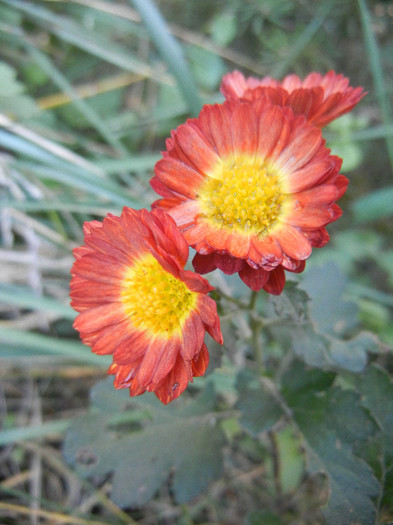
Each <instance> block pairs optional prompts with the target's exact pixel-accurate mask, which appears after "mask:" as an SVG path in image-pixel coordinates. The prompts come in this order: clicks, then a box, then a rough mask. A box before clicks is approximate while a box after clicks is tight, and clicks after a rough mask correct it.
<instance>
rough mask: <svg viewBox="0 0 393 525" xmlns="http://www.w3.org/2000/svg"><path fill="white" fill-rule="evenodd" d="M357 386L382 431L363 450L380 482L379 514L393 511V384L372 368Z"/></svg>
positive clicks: (386, 375)
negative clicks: (386, 509) (392, 408)
mask: <svg viewBox="0 0 393 525" xmlns="http://www.w3.org/2000/svg"><path fill="white" fill-rule="evenodd" d="M357 387H358V389H359V391H360V393H361V394H362V404H363V405H364V406H365V407H367V409H368V410H369V411H370V413H371V414H372V416H373V417H374V419H375V420H376V422H377V423H378V427H379V430H380V432H379V433H378V435H377V436H376V438H375V440H374V442H373V443H372V444H371V445H370V446H369V447H368V448H367V449H366V450H365V451H364V452H365V454H363V457H364V458H365V459H366V460H367V461H368V463H369V464H370V465H371V466H372V467H373V468H374V472H375V473H376V475H377V476H378V479H380V481H381V485H382V487H381V492H380V498H379V506H380V511H383V508H384V507H387V508H388V509H390V512H392V509H393V504H392V501H393V500H392V496H393V445H392V443H393V413H392V410H391V406H392V405H393V383H392V380H391V378H390V377H389V375H388V374H387V372H386V371H385V370H383V369H382V368H380V367H378V366H376V365H373V366H371V367H370V368H369V369H368V370H367V372H366V373H365V374H363V375H362V376H361V377H360V378H358V381H357Z"/></svg>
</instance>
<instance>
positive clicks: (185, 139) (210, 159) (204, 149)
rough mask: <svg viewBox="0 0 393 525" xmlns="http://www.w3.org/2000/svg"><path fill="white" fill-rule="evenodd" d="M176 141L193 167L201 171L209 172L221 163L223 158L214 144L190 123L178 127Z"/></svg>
mask: <svg viewBox="0 0 393 525" xmlns="http://www.w3.org/2000/svg"><path fill="white" fill-rule="evenodd" d="M176 141H177V143H178V145H179V147H180V148H181V149H182V151H183V152H184V154H185V155H186V157H187V159H189V163H191V167H194V168H196V169H197V170H198V171H199V172H201V173H209V172H210V171H211V170H213V169H214V168H215V167H216V166H217V165H220V164H221V159H220V157H218V155H217V153H216V152H215V151H214V149H213V145H211V144H208V142H207V141H206V139H205V137H204V136H203V135H202V133H201V132H200V131H198V130H197V128H196V127H194V126H192V125H190V124H189V123H188V124H183V125H181V126H179V127H178V129H177V132H176Z"/></svg>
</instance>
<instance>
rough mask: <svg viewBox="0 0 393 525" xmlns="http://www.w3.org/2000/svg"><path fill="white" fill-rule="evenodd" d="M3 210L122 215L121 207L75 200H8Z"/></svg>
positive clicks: (3, 204) (4, 203) (3, 205)
mask: <svg viewBox="0 0 393 525" xmlns="http://www.w3.org/2000/svg"><path fill="white" fill-rule="evenodd" d="M2 207H3V208H13V209H15V210H21V211H24V212H41V211H50V210H56V211H66V212H74V213H81V214H86V215H102V216H103V217H105V215H107V213H113V214H114V215H119V214H120V213H121V206H118V207H117V206H114V205H112V206H111V207H110V208H109V207H108V205H105V206H104V205H103V206H102V207H101V206H99V205H98V204H97V203H96V202H93V201H81V202H75V200H69V199H62V200H61V201H58V200H51V201H48V200H37V201H17V200H6V201H4V202H3V203H2Z"/></svg>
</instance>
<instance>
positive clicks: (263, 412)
mask: <svg viewBox="0 0 393 525" xmlns="http://www.w3.org/2000/svg"><path fill="white" fill-rule="evenodd" d="M237 388H238V391H239V398H238V401H237V403H236V406H235V408H236V409H237V410H240V412H241V415H240V417H239V423H240V425H241V426H242V427H243V428H244V429H245V430H246V431H247V432H249V434H251V436H254V437H257V436H258V435H259V434H260V433H261V432H266V431H267V430H271V428H272V427H273V426H274V425H275V424H276V423H277V421H279V420H280V419H281V417H282V416H283V411H282V409H281V407H280V404H279V402H278V400H277V399H276V398H275V397H274V395H273V394H272V392H271V391H270V390H269V389H268V388H267V387H266V385H265V384H264V382H263V381H260V380H259V378H256V377H254V376H252V375H251V374H250V373H248V372H243V373H240V374H239V377H238V381H237Z"/></svg>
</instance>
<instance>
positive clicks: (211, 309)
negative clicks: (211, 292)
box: [198, 295, 223, 345]
mask: <svg viewBox="0 0 393 525" xmlns="http://www.w3.org/2000/svg"><path fill="white" fill-rule="evenodd" d="M198 313H199V315H200V317H201V320H202V322H203V324H204V326H205V329H206V331H207V333H208V334H209V335H210V336H211V337H212V338H213V339H214V340H215V341H216V342H217V343H219V344H220V345H222V343H223V337H222V333H221V328H220V319H219V317H218V315H217V305H216V303H215V301H213V299H211V298H210V297H209V296H207V295H200V296H199V297H198Z"/></svg>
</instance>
